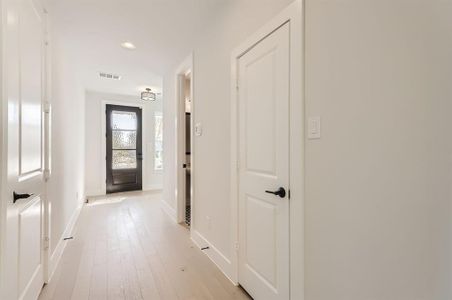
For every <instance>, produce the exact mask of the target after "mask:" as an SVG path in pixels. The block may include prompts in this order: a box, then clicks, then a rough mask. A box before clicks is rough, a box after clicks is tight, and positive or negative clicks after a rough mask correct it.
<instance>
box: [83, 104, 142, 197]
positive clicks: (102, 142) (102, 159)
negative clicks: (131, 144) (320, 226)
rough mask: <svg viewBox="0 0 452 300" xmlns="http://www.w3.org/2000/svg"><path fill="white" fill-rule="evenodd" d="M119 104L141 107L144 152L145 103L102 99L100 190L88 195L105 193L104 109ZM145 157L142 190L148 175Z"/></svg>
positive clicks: (105, 123)
mask: <svg viewBox="0 0 452 300" xmlns="http://www.w3.org/2000/svg"><path fill="white" fill-rule="evenodd" d="M109 104H110V105H120V106H130V107H138V108H141V113H142V117H141V132H142V135H141V145H142V149H141V150H142V152H143V153H144V150H145V149H146V148H145V147H147V145H146V144H145V143H144V138H145V137H146V136H147V134H149V132H147V128H145V127H146V126H144V121H145V120H144V118H145V117H146V113H147V109H146V105H145V103H134V102H127V101H115V100H102V101H101V103H100V105H101V110H100V114H101V116H100V119H101V122H102V123H101V146H100V147H101V149H100V151H101V168H102V173H101V174H102V177H101V186H102V187H101V188H102V191H99V193H100V194H99V193H98V194H99V195H90V196H103V195H106V194H107V160H106V157H107V140H106V136H107V116H106V114H105V112H106V110H107V105H109ZM145 159H147V154H146V155H143V160H142V168H141V172H142V179H141V181H142V186H143V188H142V190H143V191H144V190H145V189H144V183H145V182H146V180H147V175H148V171H147V168H146V167H145Z"/></svg>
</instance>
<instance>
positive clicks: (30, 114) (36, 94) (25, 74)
mask: <svg viewBox="0 0 452 300" xmlns="http://www.w3.org/2000/svg"><path fill="white" fill-rule="evenodd" d="M37 9H38V8H37V7H35V5H34V3H33V2H32V1H31V0H23V5H22V13H21V15H20V26H19V27H20V32H19V37H20V40H19V45H20V87H21V89H20V125H21V126H20V132H19V135H20V156H19V158H20V162H19V163H20V175H21V176H23V175H27V174H30V173H32V172H39V171H40V170H41V167H42V116H41V113H42V97H43V88H42V87H43V57H44V56H43V42H44V41H43V33H42V19H41V15H40V13H39V12H38V11H37Z"/></svg>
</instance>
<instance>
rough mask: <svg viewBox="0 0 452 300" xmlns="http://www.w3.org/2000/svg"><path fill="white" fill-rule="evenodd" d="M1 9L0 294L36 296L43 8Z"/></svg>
mask: <svg viewBox="0 0 452 300" xmlns="http://www.w3.org/2000/svg"><path fill="white" fill-rule="evenodd" d="M3 9H4V10H6V13H5V14H4V15H6V16H7V20H6V23H4V26H6V30H5V31H4V32H5V33H6V34H5V36H4V37H3V38H4V44H5V53H4V55H5V56H4V58H5V60H4V73H5V76H4V86H5V88H6V93H5V94H4V96H5V97H6V98H7V110H8V120H7V124H6V125H7V127H8V130H7V132H8V136H7V144H8V147H7V155H6V158H7V160H6V161H7V189H6V191H5V193H6V194H5V195H6V199H5V200H4V201H7V206H6V209H7V213H6V222H5V225H6V228H5V231H3V232H4V233H5V235H6V236H4V237H3V239H4V240H3V241H4V244H3V245H4V250H5V253H3V255H4V258H5V259H4V265H3V269H2V271H3V275H4V276H3V278H2V280H3V284H4V285H3V293H4V296H3V297H4V298H2V299H8V300H14V299H36V298H37V297H38V295H39V292H40V290H41V288H42V286H43V283H44V276H43V194H42V193H43V190H44V189H43V187H44V182H43V109H42V103H43V97H44V83H45V80H44V78H45V77H44V53H45V50H44V47H45V45H44V19H43V9H42V7H40V6H39V5H38V4H37V3H35V2H34V1H33V0H5V1H4V6H3ZM13 193H17V194H21V195H19V196H18V197H13ZM26 194H30V196H27V195H26ZM14 198H16V199H14ZM2 200H3V199H2Z"/></svg>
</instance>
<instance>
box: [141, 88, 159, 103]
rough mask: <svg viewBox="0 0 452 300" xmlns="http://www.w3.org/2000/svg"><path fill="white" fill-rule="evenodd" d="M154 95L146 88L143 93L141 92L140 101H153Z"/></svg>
mask: <svg viewBox="0 0 452 300" xmlns="http://www.w3.org/2000/svg"><path fill="white" fill-rule="evenodd" d="M155 95H156V94H155V93H154V92H152V90H151V89H150V88H146V90H145V91H144V92H141V100H143V101H155Z"/></svg>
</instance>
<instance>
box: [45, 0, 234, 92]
mask: <svg viewBox="0 0 452 300" xmlns="http://www.w3.org/2000/svg"><path fill="white" fill-rule="evenodd" d="M228 2H229V1H228V0H50V2H48V4H47V7H48V10H49V12H50V16H51V28H52V34H53V35H54V37H53V38H55V39H56V40H58V43H60V45H63V46H61V47H60V48H58V49H65V50H64V51H65V58H64V59H66V60H69V61H70V62H72V63H73V65H74V69H75V70H76V72H77V73H78V74H77V75H78V77H79V78H82V82H83V85H84V87H85V88H86V89H89V90H96V91H100V92H108V93H115V94H126V95H138V94H139V92H140V91H142V90H143V89H144V88H145V87H151V88H153V89H154V90H156V91H157V92H159V91H161V88H162V76H163V75H164V74H165V73H166V72H168V71H169V70H171V69H172V68H174V67H175V66H176V65H178V64H179V63H180V62H181V61H182V60H183V59H184V58H185V57H186V56H187V55H188V54H189V53H190V52H191V51H192V50H191V49H193V44H194V41H196V39H197V37H199V36H200V35H202V32H203V28H205V25H206V24H208V23H209V22H212V21H213V20H214V17H215V14H214V12H215V11H218V10H219V9H221V7H222V5H226V4H227V3H228ZM124 41H129V42H132V43H133V44H134V45H135V46H136V47H137V49H136V50H127V49H124V48H122V47H121V46H120V44H121V43H122V42H124ZM99 72H108V73H113V74H117V75H120V76H121V77H122V79H121V80H120V81H112V80H106V79H101V78H100V77H99V75H98V73H99Z"/></svg>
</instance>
